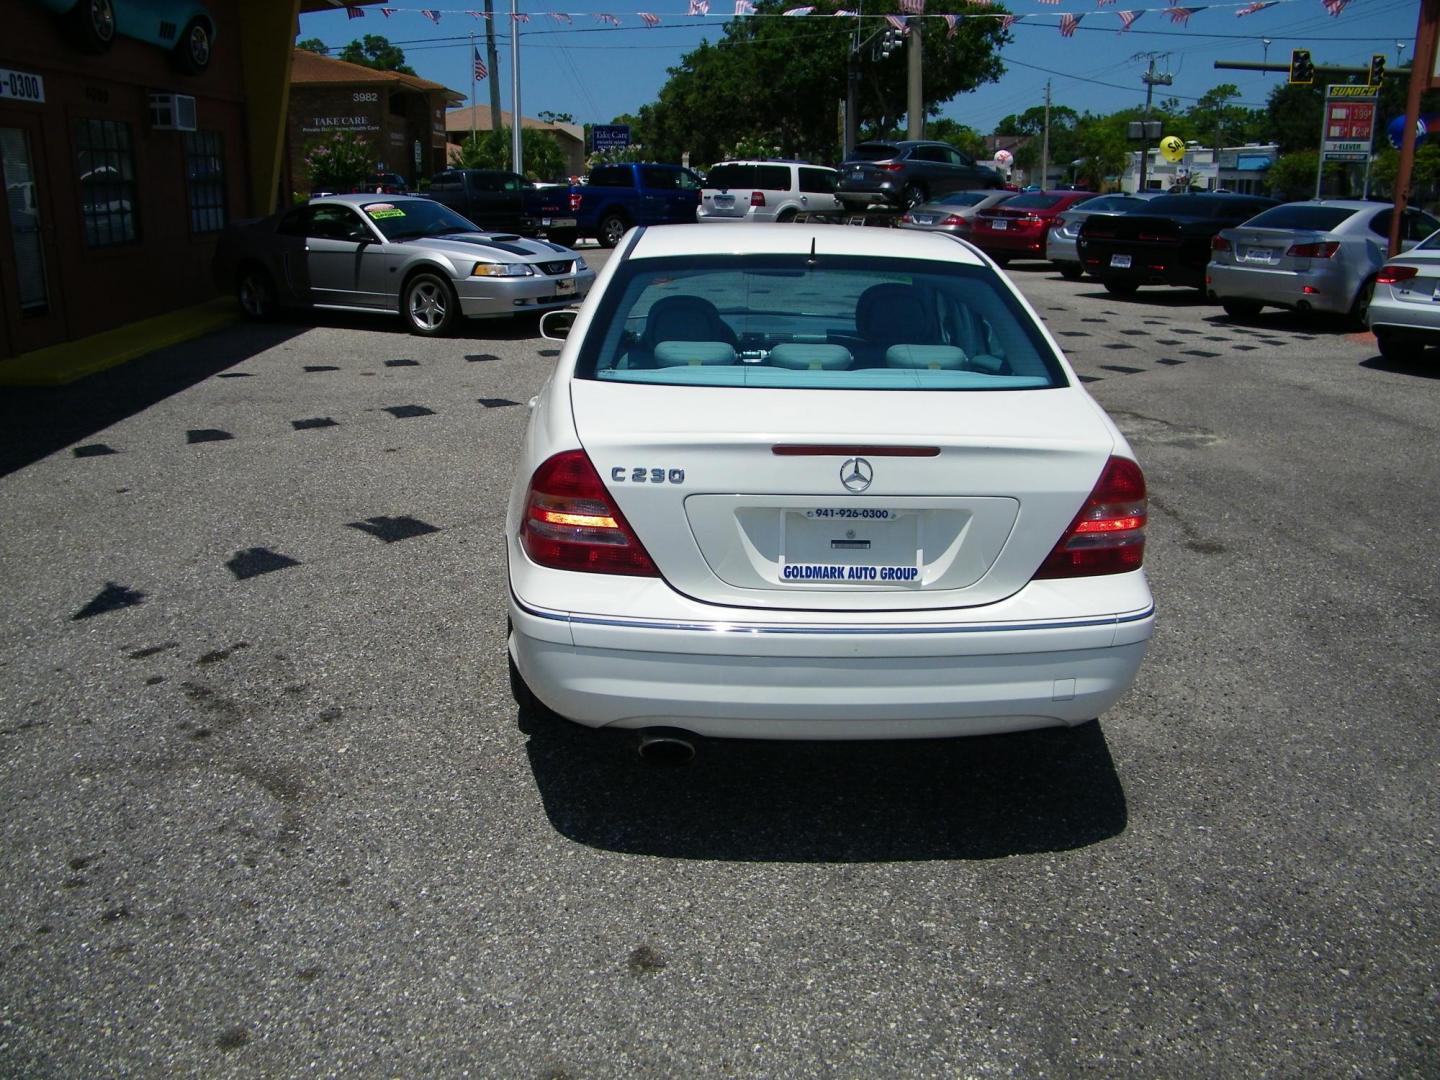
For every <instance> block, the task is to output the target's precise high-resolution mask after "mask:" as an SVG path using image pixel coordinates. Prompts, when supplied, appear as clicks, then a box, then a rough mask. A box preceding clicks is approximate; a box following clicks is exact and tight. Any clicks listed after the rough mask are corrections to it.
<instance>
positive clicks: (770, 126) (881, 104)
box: [635, 0, 1009, 161]
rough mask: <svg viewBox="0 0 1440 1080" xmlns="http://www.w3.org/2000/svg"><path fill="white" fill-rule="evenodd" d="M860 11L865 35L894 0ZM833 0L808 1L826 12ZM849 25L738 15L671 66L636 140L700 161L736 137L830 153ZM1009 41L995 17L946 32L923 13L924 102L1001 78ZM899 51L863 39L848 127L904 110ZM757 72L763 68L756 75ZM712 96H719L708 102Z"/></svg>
mask: <svg viewBox="0 0 1440 1080" xmlns="http://www.w3.org/2000/svg"><path fill="white" fill-rule="evenodd" d="M879 3H880V7H879V8H876V9H874V10H872V9H870V8H869V7H867V8H866V11H865V14H866V16H867V18H866V20H865V30H864V32H865V33H866V34H869V33H870V32H871V31H873V30H877V29H878V28H879V21H878V20H877V19H875V18H871V17H870V16H878V15H883V14H886V13H887V12H889V13H894V12H897V11H898V10H899V9H898V7H897V4H896V0H879ZM784 6H785V5H784V4H782V3H781V2H780V0H761V2H760V3H757V4H756V11H757V13H758V14H762V15H775V14H778V13H779V12H780V11H782V10H783V8H784ZM837 6H838V5H837V4H835V3H834V2H833V0H826V3H825V4H824V6H822V7H821V8H819V9H818V11H819V12H820V13H821V14H824V15H830V14H833V12H834V10H835V9H836V7H837ZM964 9H965V5H964V4H962V3H959V2H957V0H934V3H932V5H931V6H930V8H929V9H928V14H940V13H941V12H943V11H947V10H952V11H954V10H961V11H963V10H964ZM853 29H854V22H853V20H851V19H843V18H842V19H835V18H806V19H776V18H760V19H736V20H733V21H731V22H729V23H727V24H726V26H725V31H724V35H723V36H722V38H721V39H720V41H719V43H718V44H711V43H709V42H708V41H707V42H702V43H701V44H700V46H699V48H696V49H693V50H691V51H690V52H688V53H686V54H685V55H684V57H682V58H681V61H680V63H679V64H678V65H677V66H675V67H672V68H671V69H670V71H669V78H668V79H667V80H666V83H665V85H664V86H663V87H662V88H661V90H660V94H659V96H658V98H657V99H656V101H655V102H653V103H652V104H650V105H646V106H645V107H643V108H642V109H641V110H640V115H639V117H638V118H637V120H638V123H637V124H636V125H635V129H636V130H635V134H636V137H637V141H639V142H642V143H644V144H645V145H647V146H649V147H650V149H651V154H652V157H653V159H655V160H671V161H674V160H678V159H679V158H680V155H681V154H682V153H684V152H685V151H689V152H690V154H691V156H692V157H693V158H694V159H696V160H699V161H716V160H719V158H720V156H721V154H722V152H723V151H724V150H725V149H726V148H727V147H731V146H734V145H735V144H736V143H738V142H740V141H741V140H742V139H745V138H748V137H758V138H761V139H763V140H767V141H769V140H772V139H773V140H774V142H775V144H777V145H779V146H780V147H781V152H782V153H783V154H787V155H794V156H796V157H802V158H808V159H811V160H818V161H824V160H833V159H834V158H835V157H837V156H838V151H839V148H840V131H839V123H838V116H837V110H836V102H838V101H841V100H843V99H844V97H845V91H846V81H847V77H848V76H847V72H848V70H849V57H850V50H851V42H852V32H853ZM1008 40H1009V34H1008V33H1007V32H1005V31H1003V30H1002V29H1001V28H1000V26H999V20H998V19H967V20H966V21H964V22H962V23H960V24H959V27H958V29H957V32H956V35H955V37H953V38H951V37H948V36H947V35H946V33H945V32H944V29H943V24H941V23H940V21H939V20H938V19H927V20H926V26H925V34H924V39H923V47H924V73H925V80H924V88H923V90H924V95H923V96H924V100H925V102H926V112H927V115H934V116H938V115H939V110H940V107H941V106H942V105H944V104H945V103H946V102H948V101H950V100H951V99H952V98H953V97H955V95H957V94H959V93H962V92H963V91H966V90H973V89H974V88H975V87H976V86H979V85H980V84H981V83H985V82H991V81H993V80H995V79H996V78H998V77H999V75H1000V73H1001V71H1002V70H1003V66H1002V64H1001V63H1000V60H999V57H998V56H996V54H995V52H996V49H997V48H998V47H999V46H1000V45H1001V44H1003V43H1004V42H1005V41H1008ZM904 52H905V50H904V49H901V50H900V51H899V52H897V53H895V54H893V55H891V56H889V57H887V58H884V59H877V58H875V56H874V55H873V54H872V52H871V50H870V49H869V48H868V47H867V48H865V49H863V50H862V51H861V55H860V60H859V73H860V83H859V94H858V97H859V107H858V110H857V116H856V120H857V127H859V126H867V127H873V128H874V129H875V130H879V131H886V130H889V129H892V128H893V127H894V126H895V125H896V124H897V123H898V121H899V120H900V118H901V117H902V116H903V115H904V112H905V72H906V62H905V56H904ZM757 72H763V73H764V76H763V77H757V74H756V73H757ZM717 103H723V107H718V106H717Z"/></svg>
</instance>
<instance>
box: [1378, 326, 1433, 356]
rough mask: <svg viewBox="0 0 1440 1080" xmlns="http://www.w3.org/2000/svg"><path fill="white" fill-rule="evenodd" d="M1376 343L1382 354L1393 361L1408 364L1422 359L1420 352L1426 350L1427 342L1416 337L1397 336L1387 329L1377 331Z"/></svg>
mask: <svg viewBox="0 0 1440 1080" xmlns="http://www.w3.org/2000/svg"><path fill="white" fill-rule="evenodd" d="M1375 344H1376V346H1377V347H1378V348H1379V350H1380V355H1381V356H1383V357H1384V358H1385V359H1386V360H1389V361H1391V362H1392V363H1398V364H1408V363H1413V362H1414V361H1416V360H1419V359H1420V354H1421V353H1423V352H1424V351H1425V344H1424V342H1421V341H1416V340H1415V339H1414V338H1403V337H1396V336H1395V335H1394V334H1393V333H1390V332H1388V331H1385V330H1376V331H1375Z"/></svg>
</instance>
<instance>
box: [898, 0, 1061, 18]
mask: <svg viewBox="0 0 1440 1080" xmlns="http://www.w3.org/2000/svg"><path fill="white" fill-rule="evenodd" d="M1056 2H1057V3H1058V2H1059V0H1056ZM900 10H901V11H903V12H905V14H907V15H924V14H925V0H900Z"/></svg>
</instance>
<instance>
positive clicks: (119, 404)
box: [0, 322, 305, 476]
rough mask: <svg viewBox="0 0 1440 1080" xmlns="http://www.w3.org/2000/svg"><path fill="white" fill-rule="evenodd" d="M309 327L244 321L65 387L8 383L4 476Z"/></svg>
mask: <svg viewBox="0 0 1440 1080" xmlns="http://www.w3.org/2000/svg"><path fill="white" fill-rule="evenodd" d="M304 332H305V327H304V326H301V325H299V324H296V323H288V322H280V323H268V324H263V325H257V324H252V323H241V324H237V325H235V326H231V327H226V328H225V329H223V330H217V331H215V332H214V333H211V334H206V335H204V336H203V337H199V338H196V339H195V340H193V341H187V342H183V343H181V344H179V345H171V346H167V347H166V348H163V349H157V350H155V351H154V352H152V353H147V354H146V355H144V356H141V357H139V358H137V359H135V360H131V361H129V362H128V363H124V364H120V365H118V366H116V367H112V368H108V369H107V370H105V371H100V372H97V373H96V374H94V375H90V376H88V377H86V378H83V379H79V380H77V381H76V382H73V383H68V384H66V385H64V386H54V387H17V388H7V389H6V390H5V392H4V393H3V394H0V476H6V475H9V474H10V473H12V472H15V471H17V470H19V469H23V468H25V466H27V465H31V464H33V463H35V462H36V461H39V460H40V459H41V458H44V457H48V456H49V455H50V454H53V453H54V452H55V451H56V450H59V449H61V448H63V447H66V446H69V445H70V444H71V443H76V442H80V441H81V440H83V439H86V438H88V437H89V436H91V435H94V434H95V433H96V432H97V431H103V430H104V429H105V428H107V427H110V426H111V425H112V424H116V423H119V422H120V421H121V420H124V419H125V418H126V417H128V416H134V415H135V414H136V413H140V412H144V411H145V410H146V409H148V408H149V407H150V406H152V405H154V404H155V403H157V402H159V401H163V400H165V399H166V398H168V397H170V396H171V395H172V394H178V393H179V392H180V391H182V390H186V389H188V388H189V387H191V386H194V385H195V384H196V383H200V382H203V381H204V380H206V379H209V378H212V377H213V376H215V375H217V374H219V373H220V372H222V371H225V370H226V369H227V368H231V367H234V366H235V365H236V364H239V363H242V362H243V361H245V360H248V359H250V358H251V357H253V356H257V355H259V354H260V353H263V352H265V351H266V350H267V349H272V348H274V347H275V346H276V345H279V344H280V343H281V342H283V341H287V340H288V339H290V338H293V337H295V336H297V335H299V334H302V333H304ZM105 452H106V453H108V452H109V451H108V450H106V451H105Z"/></svg>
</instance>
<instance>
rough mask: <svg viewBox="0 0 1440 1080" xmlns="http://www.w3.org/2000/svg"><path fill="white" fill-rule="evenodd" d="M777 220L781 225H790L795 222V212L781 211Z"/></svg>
mask: <svg viewBox="0 0 1440 1080" xmlns="http://www.w3.org/2000/svg"><path fill="white" fill-rule="evenodd" d="M775 220H776V222H778V223H779V224H781V225H788V224H790V222H792V221H794V220H795V211H794V210H782V211H780V213H779V215H777V216H776V218H775Z"/></svg>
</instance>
